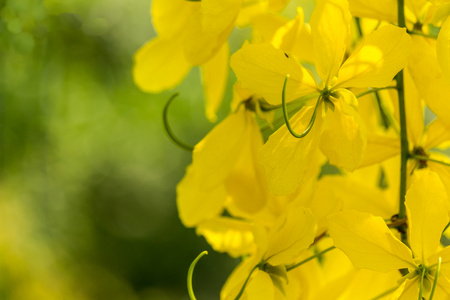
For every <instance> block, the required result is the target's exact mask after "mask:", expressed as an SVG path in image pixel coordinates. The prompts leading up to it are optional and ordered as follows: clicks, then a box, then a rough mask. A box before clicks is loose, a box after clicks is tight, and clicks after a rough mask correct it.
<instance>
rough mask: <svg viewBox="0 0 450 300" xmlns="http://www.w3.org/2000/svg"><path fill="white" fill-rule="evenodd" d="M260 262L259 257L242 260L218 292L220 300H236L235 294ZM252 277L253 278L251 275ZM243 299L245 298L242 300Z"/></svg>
mask: <svg viewBox="0 0 450 300" xmlns="http://www.w3.org/2000/svg"><path fill="white" fill-rule="evenodd" d="M260 261H261V257H259V256H256V255H254V256H250V257H249V258H246V259H244V261H243V262H241V263H240V264H239V265H238V266H237V267H236V268H235V269H234V270H233V272H232V273H231V274H230V276H228V279H227V281H226V282H225V284H224V285H223V287H222V290H221V291H220V299H221V300H233V299H236V296H237V294H238V293H239V291H240V290H241V288H242V286H243V284H244V282H245V279H246V278H247V277H248V275H249V274H250V272H251V270H252V269H253V268H254V267H255V266H256V265H257V264H259V263H260ZM252 276H255V274H253V275H252ZM243 299H245V298H243Z"/></svg>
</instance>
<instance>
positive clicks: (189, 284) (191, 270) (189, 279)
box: [187, 251, 208, 300]
mask: <svg viewBox="0 0 450 300" xmlns="http://www.w3.org/2000/svg"><path fill="white" fill-rule="evenodd" d="M204 255H208V251H203V252H202V253H200V254H199V255H198V256H197V257H196V258H195V259H194V261H193V262H192V263H191V265H190V266H189V270H188V275H187V289H188V294H189V298H190V299H191V300H197V298H195V295H194V290H193V288H192V275H193V274H194V268H195V265H196V264H197V262H198V261H199V260H200V258H202V257H203V256H204Z"/></svg>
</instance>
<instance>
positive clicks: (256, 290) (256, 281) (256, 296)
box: [245, 270, 275, 300]
mask: <svg viewBox="0 0 450 300" xmlns="http://www.w3.org/2000/svg"><path fill="white" fill-rule="evenodd" d="M256 272H257V273H256V275H255V276H254V277H253V278H252V281H250V283H249V284H248V286H247V287H246V289H245V293H246V295H247V299H248V300H260V299H268V300H273V299H274V297H275V288H274V285H273V282H272V279H271V278H270V275H269V274H267V273H266V272H263V271H259V270H258V271H256Z"/></svg>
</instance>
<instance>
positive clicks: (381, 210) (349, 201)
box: [320, 176, 398, 219]
mask: <svg viewBox="0 0 450 300" xmlns="http://www.w3.org/2000/svg"><path fill="white" fill-rule="evenodd" d="M320 182H322V185H323V186H326V187H327V188H328V189H330V190H332V191H333V192H334V194H335V197H336V198H338V199H342V202H343V208H344V209H345V210H357V211H360V212H366V213H370V214H372V215H376V216H381V217H382V218H386V219H388V218H390V217H391V216H393V215H394V214H395V213H396V212H397V211H398V204H397V201H395V202H394V201H390V199H388V198H387V197H386V195H384V194H383V192H382V191H381V190H380V189H378V188H375V187H369V186H367V185H363V184H362V183H358V182H355V181H354V180H350V179H348V178H347V177H346V176H324V177H322V178H321V179H320Z"/></svg>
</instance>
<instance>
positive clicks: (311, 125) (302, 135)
mask: <svg viewBox="0 0 450 300" xmlns="http://www.w3.org/2000/svg"><path fill="white" fill-rule="evenodd" d="M288 78H289V74H288V75H286V78H285V79H284V85H283V92H282V94H281V104H282V107H283V117H284V122H285V123H286V127H287V129H288V130H289V132H290V133H291V134H292V136H294V137H296V138H298V139H301V138H303V137H305V136H306V135H307V134H308V133H309V132H310V131H311V129H312V127H313V125H314V121H315V120H316V115H317V110H318V108H319V104H320V102H321V100H322V96H319V99H318V100H317V102H316V106H315V107H314V112H313V115H312V117H311V120H310V121H309V124H308V126H307V127H306V129H305V130H304V131H303V132H302V133H300V134H298V133H296V132H295V131H294V129H292V127H291V123H290V122H289V116H288V113H287V108H286V84H287V80H288Z"/></svg>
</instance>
